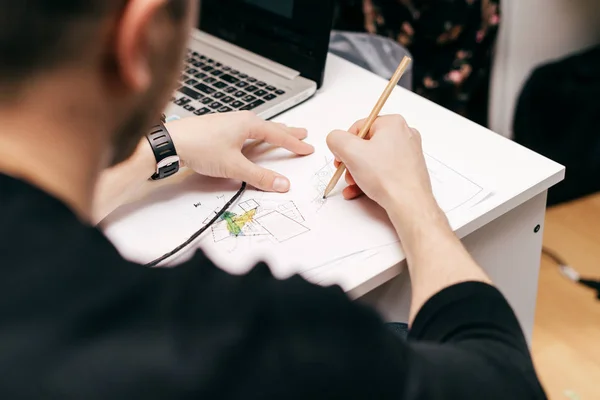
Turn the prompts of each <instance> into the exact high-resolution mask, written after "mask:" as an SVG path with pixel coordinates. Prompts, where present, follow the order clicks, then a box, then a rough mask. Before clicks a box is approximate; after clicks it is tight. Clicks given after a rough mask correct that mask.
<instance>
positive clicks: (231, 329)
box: [0, 0, 544, 399]
mask: <svg viewBox="0 0 600 400" xmlns="http://www.w3.org/2000/svg"><path fill="white" fill-rule="evenodd" d="M0 5H1V6H2V13H1V14H0V96H1V98H0V121H2V128H1V129H0V171H1V174H0V221H1V224H0V239H1V240H0V268H1V270H0V271H1V276H0V289H1V290H0V293H1V300H2V301H1V302H0V376H1V378H0V397H2V398H3V399H22V398H33V399H121V398H123V399H138V398H160V399H180V398H186V399H188V398H194V399H195V398H202V399H234V398H245V399H247V398H278V399H279V398H282V399H290V398H302V399H312V398H352V399H354V398H369V399H384V398H390V399H535V398H544V393H543V390H542V388H541V387H540V385H539V383H538V380H537V378H536V374H535V371H534V368H533V366H532V362H531V359H530V356H529V353H528V349H527V345H526V343H525V340H524V338H523V335H522V333H521V330H520V328H519V325H518V322H517V320H516V318H515V316H514V314H513V312H512V311H511V309H510V307H509V306H508V304H507V303H506V301H505V300H504V298H503V297H502V295H501V294H500V293H499V292H498V291H497V290H496V289H494V288H493V287H492V286H490V281H489V279H488V277H487V276H486V275H485V274H484V273H483V272H482V271H481V269H479V268H478V266H477V265H476V264H475V263H474V261H473V260H472V259H471V258H470V257H469V255H468V254H467V252H466V251H465V249H464V248H463V247H462V246H461V243H460V241H459V240H458V239H457V238H456V237H455V236H454V234H453V233H452V231H451V229H450V228H449V226H448V223H447V221H446V219H445V217H444V215H443V213H442V212H441V211H440V209H439V207H438V206H437V204H436V202H435V200H434V198H433V195H432V190H431V185H430V182H429V177H428V174H427V170H426V167H425V162H424V158H423V155H422V149H421V141H420V136H419V134H418V132H416V131H415V130H413V129H411V128H409V127H408V126H407V125H406V123H405V122H404V120H403V119H402V118H401V117H399V116H389V117H383V118H380V119H379V120H378V121H377V122H376V123H375V125H374V126H373V129H372V132H371V133H372V134H373V135H374V136H373V139H372V140H371V141H363V140H361V139H358V138H357V137H356V136H354V135H353V133H354V134H355V133H356V132H357V131H358V130H359V128H360V127H361V126H362V124H363V122H362V121H359V122H357V123H356V124H355V125H354V126H353V127H352V128H351V129H350V132H343V131H336V132H333V133H332V134H331V135H330V136H329V139H328V143H329V146H330V148H331V150H332V151H333V153H334V154H335V155H336V157H337V158H338V159H339V160H341V161H343V162H345V163H346V164H347V166H348V169H349V171H350V173H349V174H348V176H347V181H348V183H349V186H348V188H347V189H346V190H345V192H344V195H345V197H346V198H348V199H352V198H354V197H356V196H359V195H361V194H362V193H363V192H364V193H365V194H366V195H367V196H370V197H371V198H372V199H373V200H375V201H376V202H378V203H379V204H380V205H381V206H382V207H384V208H385V209H386V210H387V212H388V214H389V216H390V218H391V220H392V222H393V223H394V226H395V227H396V229H397V231H398V234H399V236H400V239H401V240H402V243H403V245H404V248H405V251H406V253H407V257H408V265H409V270H410V274H411V278H412V282H413V299H412V311H411V325H412V330H411V333H410V338H409V341H408V342H404V341H402V340H401V339H399V338H398V337H396V336H395V335H394V334H393V333H391V332H390V331H389V330H388V329H386V327H385V325H384V324H383V322H382V320H381V319H380V318H379V317H378V316H377V314H376V313H375V312H374V311H372V310H369V309H367V308H365V307H364V306H361V305H359V304H356V303H353V302H351V301H350V300H348V298H347V297H346V296H345V295H344V293H343V292H342V291H341V290H340V289H339V288H333V287H332V288H320V287H316V286H312V285H310V284H309V283H307V282H305V281H303V280H302V279H301V278H299V277H294V278H292V279H289V280H286V281H277V280H275V279H274V278H273V277H272V276H271V274H270V272H269V270H268V268H267V267H266V266H264V265H258V266H257V267H256V268H255V269H254V270H253V271H252V272H250V273H249V274H248V275H246V276H243V277H234V276H230V275H227V274H226V273H224V272H222V271H221V270H219V269H218V268H217V267H215V266H214V265H212V264H211V262H210V261H209V260H208V259H206V258H205V257H204V256H203V255H202V254H197V255H196V257H195V258H194V259H193V260H191V261H190V262H188V263H186V264H185V265H182V266H180V267H177V268H174V269H145V268H143V267H142V266H139V265H134V264H132V263H129V262H126V261H125V260H123V259H122V258H121V257H120V255H119V254H118V253H117V251H116V250H115V249H114V248H113V247H112V245H111V244H110V243H109V242H108V241H107V240H106V239H105V238H104V236H103V235H102V234H101V233H100V231H98V230H97V229H96V228H94V227H93V221H98V220H99V219H101V218H102V217H103V216H104V215H105V214H106V213H108V212H110V211H111V210H112V209H114V208H115V207H116V206H118V201H113V200H114V198H115V197H117V196H116V194H119V195H120V194H121V193H122V192H127V191H128V189H129V188H131V187H134V188H135V187H136V185H138V184H139V183H140V182H143V181H145V180H147V179H148V178H149V177H150V176H151V175H152V174H153V172H154V170H155V168H156V160H155V159H154V157H153V153H152V151H151V149H150V146H149V144H148V141H146V139H145V138H144V135H145V133H146V132H145V130H146V129H145V128H146V127H149V126H152V125H153V124H154V122H155V121H156V118H157V116H158V115H159V114H160V111H161V109H162V108H163V107H164V104H165V103H166V101H167V99H168V98H169V95H170V93H171V91H172V89H173V83H174V82H175V81H176V76H177V75H178V72H179V69H180V67H181V63H180V61H179V60H181V59H182V58H183V54H184V44H185V42H186V36H187V34H188V31H189V29H190V27H191V25H192V17H191V16H192V15H195V14H196V10H195V7H196V4H195V2H193V1H188V0H172V1H169V0H68V1H67V0H64V1H61V2H56V1H50V0H31V1H29V2H14V1H12V0H0ZM167 129H168V130H169V132H170V134H171V136H172V139H173V141H174V144H175V146H176V148H177V151H178V153H179V154H180V156H181V157H182V160H183V163H184V165H186V166H188V167H190V168H192V169H194V170H195V171H196V172H198V173H200V174H205V175H211V176H215V177H224V178H232V179H238V180H247V181H248V182H249V183H250V184H252V185H254V186H256V187H258V188H260V189H263V190H272V191H282V192H284V191H286V190H288V189H289V185H290V182H289V181H288V180H287V179H286V178H285V177H282V176H280V175H278V174H276V173H275V172H272V171H266V170H263V169H261V168H260V167H258V166H256V165H254V164H252V163H251V162H250V161H249V160H247V159H246V158H244V157H243V155H242V153H241V150H240V149H241V148H242V145H243V143H244V142H245V140H246V139H248V138H253V139H263V140H266V141H268V142H270V143H273V144H275V145H279V146H283V147H285V148H287V149H289V150H290V151H292V152H294V153H297V154H299V155H305V154H309V153H311V152H312V147H311V146H310V145H308V144H306V143H304V142H302V141H301V140H302V139H304V138H305V137H306V132H305V131H303V130H301V129H291V128H288V127H285V126H281V125H277V124H274V123H269V122H263V121H261V120H259V119H258V118H256V117H254V116H252V115H251V114H243V113H242V114H228V115H213V116H209V117H206V118H200V119H194V120H186V121H180V122H177V123H173V124H168V125H167ZM111 165H112V166H113V167H112V169H108V170H107V168H108V167H109V166H111ZM95 193H97V194H95Z"/></svg>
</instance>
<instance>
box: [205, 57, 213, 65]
mask: <svg viewBox="0 0 600 400" xmlns="http://www.w3.org/2000/svg"><path fill="white" fill-rule="evenodd" d="M206 62H207V63H209V64H214V63H215V60H213V59H212V58H209V59H207V60H206Z"/></svg>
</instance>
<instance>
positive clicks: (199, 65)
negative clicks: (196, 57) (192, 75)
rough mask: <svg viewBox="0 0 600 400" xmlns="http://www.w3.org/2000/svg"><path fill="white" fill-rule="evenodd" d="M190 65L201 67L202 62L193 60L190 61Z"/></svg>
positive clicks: (202, 65)
mask: <svg viewBox="0 0 600 400" xmlns="http://www.w3.org/2000/svg"><path fill="white" fill-rule="evenodd" d="M192 65H193V66H194V67H196V68H202V67H204V64H202V63H201V62H200V61H194V62H193V63H192Z"/></svg>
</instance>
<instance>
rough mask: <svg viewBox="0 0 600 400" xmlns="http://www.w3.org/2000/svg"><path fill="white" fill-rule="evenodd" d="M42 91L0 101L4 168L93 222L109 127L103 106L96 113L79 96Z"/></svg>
mask: <svg viewBox="0 0 600 400" xmlns="http://www.w3.org/2000/svg"><path fill="white" fill-rule="evenodd" d="M45 89H51V88H45ZM38 93H40V95H39V96H37V95H36V96H27V95H26V96H25V97H24V98H22V99H21V100H20V101H19V102H18V104H15V105H13V106H11V105H8V106H5V105H1V106H0V121H2V126H1V127H0V173H4V174H7V175H10V176H13V177H15V178H18V179H22V180H24V181H27V182H28V183H30V184H32V185H34V186H36V187H38V188H40V189H41V190H43V191H45V192H47V193H48V194H50V195H51V196H53V197H56V198H57V199H59V200H61V201H62V202H64V203H65V204H66V205H67V206H68V207H70V208H71V209H72V210H73V212H75V213H76V214H77V215H78V216H79V218H81V219H82V220H85V221H90V218H91V214H92V202H93V194H94V186H95V182H96V181H97V179H98V176H99V174H100V173H101V171H102V169H103V167H104V166H105V161H106V160H105V158H107V157H106V151H103V149H106V148H108V140H109V138H110V132H109V129H107V128H105V127H104V125H102V123H103V122H104V121H105V120H104V119H103V118H102V113H101V112H100V110H97V111H98V113H97V114H96V118H94V116H93V115H89V114H91V110H89V109H85V108H86V106H84V105H82V102H81V101H80V100H79V101H78V100H76V99H75V98H73V99H69V96H65V98H60V96H56V95H55V96H52V95H47V96H44V95H43V93H48V94H52V93H57V92H56V91H53V90H42V91H40V92H38ZM30 97H31V98H30ZM29 98H30V99H29ZM93 121H97V123H94V122H93ZM102 130H106V132H100V131H102Z"/></svg>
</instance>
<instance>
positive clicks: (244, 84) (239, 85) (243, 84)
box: [235, 81, 249, 88]
mask: <svg viewBox="0 0 600 400" xmlns="http://www.w3.org/2000/svg"><path fill="white" fill-rule="evenodd" d="M248 85H249V83H248V82H244V81H241V82H238V83H236V84H235V86H237V87H239V88H245V87H246V86H248Z"/></svg>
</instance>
